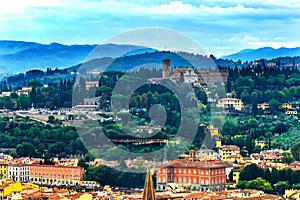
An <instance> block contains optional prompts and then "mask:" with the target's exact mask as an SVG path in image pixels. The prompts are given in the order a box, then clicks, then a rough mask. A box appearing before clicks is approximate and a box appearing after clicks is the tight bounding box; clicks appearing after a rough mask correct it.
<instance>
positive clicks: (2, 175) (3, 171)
mask: <svg viewBox="0 0 300 200" xmlns="http://www.w3.org/2000/svg"><path fill="white" fill-rule="evenodd" d="M6 178H7V164H6V163H1V162H0V179H6Z"/></svg>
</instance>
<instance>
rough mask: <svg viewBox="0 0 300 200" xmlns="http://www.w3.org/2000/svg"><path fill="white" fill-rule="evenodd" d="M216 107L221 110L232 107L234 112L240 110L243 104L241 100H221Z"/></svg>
mask: <svg viewBox="0 0 300 200" xmlns="http://www.w3.org/2000/svg"><path fill="white" fill-rule="evenodd" d="M217 107H219V108H223V109H228V108H230V107H233V108H234V109H236V110H242V108H243V102H242V100H240V99H236V98H223V99H220V100H219V101H218V104H217Z"/></svg>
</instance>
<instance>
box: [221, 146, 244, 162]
mask: <svg viewBox="0 0 300 200" xmlns="http://www.w3.org/2000/svg"><path fill="white" fill-rule="evenodd" d="M219 155H220V157H221V159H222V161H224V162H231V163H235V162H238V163H241V162H242V161H243V157H242V156H241V154H240V147H238V146H236V145H223V146H221V147H220V148H219Z"/></svg>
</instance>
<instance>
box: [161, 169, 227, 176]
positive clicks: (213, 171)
mask: <svg viewBox="0 0 300 200" xmlns="http://www.w3.org/2000/svg"><path fill="white" fill-rule="evenodd" d="M161 171H162V173H166V169H165V168H163V169H161ZM192 171H193V173H194V174H197V170H196V169H193V170H191V169H186V168H183V169H181V168H178V169H176V168H174V169H173V172H174V173H178V174H181V173H183V174H186V173H188V174H191V173H192ZM209 171H210V170H208V169H206V170H204V169H200V170H199V172H200V174H201V175H209ZM168 173H170V169H168ZM222 173H225V169H224V168H223V169H212V170H211V175H214V174H222Z"/></svg>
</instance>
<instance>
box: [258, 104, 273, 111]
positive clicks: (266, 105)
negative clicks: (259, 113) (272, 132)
mask: <svg viewBox="0 0 300 200" xmlns="http://www.w3.org/2000/svg"><path fill="white" fill-rule="evenodd" d="M269 108H270V104H268V103H259V104H257V109H261V110H266V109H269Z"/></svg>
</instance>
